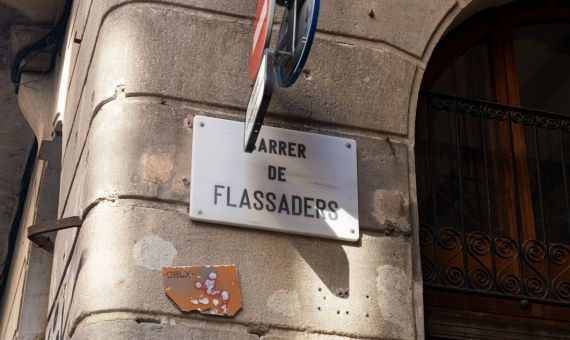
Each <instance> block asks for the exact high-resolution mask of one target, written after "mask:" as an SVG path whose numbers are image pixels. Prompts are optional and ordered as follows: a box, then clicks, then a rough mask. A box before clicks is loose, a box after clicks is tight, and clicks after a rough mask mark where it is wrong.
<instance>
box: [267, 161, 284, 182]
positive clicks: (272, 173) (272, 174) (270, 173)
mask: <svg viewBox="0 0 570 340" xmlns="http://www.w3.org/2000/svg"><path fill="white" fill-rule="evenodd" d="M285 170H287V168H283V167H278V168H276V167H274V166H273V165H268V166H267V178H269V180H271V181H274V180H278V181H279V182H287V180H286V179H285Z"/></svg>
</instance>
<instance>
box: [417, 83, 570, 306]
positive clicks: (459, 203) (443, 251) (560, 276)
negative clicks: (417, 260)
mask: <svg viewBox="0 0 570 340" xmlns="http://www.w3.org/2000/svg"><path fill="white" fill-rule="evenodd" d="M419 111H420V112H419V113H418V122H417V131H416V134H417V141H416V163H417V164H416V165H417V178H418V208H419V213H420V246H421V255H422V274H423V280H424V284H425V285H426V286H428V287H434V288H438V289H449V290H454V291H465V292H468V293H476V294H483V295H491V296H497V297H504V298H511V299H521V300H525V299H526V300H529V301H535V302H540V303H549V304H562V305H569V306H570V196H569V187H568V181H569V180H570V172H569V170H570V169H568V167H567V162H568V161H570V159H568V158H567V155H566V153H567V152H566V150H567V148H568V147H570V116H565V115H558V114H552V113H546V112H539V111H535V110H529V109H523V108H518V107H509V106H505V105H499V104H495V103H491V102H485V101H479V100H472V99H466V98H460V97H454V96H447V95H441V94H425V95H422V96H421V98H420V106H419ZM517 129H518V132H517ZM500 138H502V139H503V141H502V142H499V141H498V139H500ZM517 138H518V139H519V140H518V141H517ZM517 145H518V146H517ZM521 145H523V146H524V148H523V149H522V150H523V151H524V154H521V153H520V152H519V153H518V154H517V148H518V150H519V151H520V149H521ZM521 162H523V163H521ZM521 164H525V166H526V167H527V168H526V169H522V167H521V166H520V165H521ZM522 177H525V178H522ZM521 179H522V181H521ZM521 183H522V184H521ZM524 183H527V184H528V188H527V190H521V188H520V187H521V185H524ZM524 195H528V196H529V197H526V198H525V197H523V196H524ZM525 200H526V201H527V202H531V203H532V208H531V209H532V212H529V211H525V210H524V209H521V207H524V205H522V204H521V202H523V201H525ZM527 208H528V207H527ZM511 215H512V216H511ZM529 216H530V217H529ZM529 226H530V227H529Z"/></svg>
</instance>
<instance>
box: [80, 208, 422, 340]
mask: <svg viewBox="0 0 570 340" xmlns="http://www.w3.org/2000/svg"><path fill="white" fill-rule="evenodd" d="M145 204H147V205H150V204H152V202H144V201H138V200H121V199H119V200H117V201H115V202H103V203H100V204H99V205H98V206H97V207H96V208H95V209H94V210H92V211H91V213H90V214H89V217H88V219H87V220H86V221H85V223H84V224H83V227H82V230H81V233H80V236H79V240H78V245H77V250H76V252H75V254H74V256H75V257H77V256H79V254H84V255H83V256H84V261H83V265H82V266H79V268H80V269H79V271H78V273H77V275H76V277H77V281H76V282H77V283H76V285H75V286H74V300H73V305H72V306H71V314H70V317H69V320H71V322H72V324H73V323H75V322H77V321H80V319H81V318H82V316H81V315H89V314H91V313H97V312H98V311H106V310H128V311H136V312H140V313H144V314H148V315H150V314H153V315H179V316H181V317H189V318H192V319H194V318H196V319H200V320H202V319H204V320H212V321H213V320H217V318H215V317H208V316H197V315H195V314H188V315H186V314H183V313H181V312H180V311H179V310H178V309H177V308H176V306H175V305H174V304H173V303H172V302H170V301H169V299H168V298H167V297H166V295H165V293H164V288H163V286H162V277H161V272H160V271H159V270H157V268H158V267H160V266H169V265H221V264H235V265H237V268H238V271H239V276H240V280H241V290H242V301H243V309H242V311H241V312H240V313H238V315H237V316H236V317H235V319H227V321H229V322H234V321H235V322H238V323H257V324H267V325H276V326H279V327H285V328H295V329H306V328H311V329H312V330H314V331H317V332H327V333H333V334H351V335H354V336H363V337H364V336H368V337H372V336H384V337H387V338H411V337H413V332H414V331H413V329H414V327H413V322H414V320H413V319H414V317H413V309H412V308H413V304H412V290H411V287H412V273H411V245H410V244H409V242H408V241H407V240H406V239H404V238H387V237H372V236H369V235H366V234H365V235H363V238H362V241H361V243H360V244H356V245H355V244H344V243H340V242H335V241H327V240H321V239H317V238H307V237H299V236H289V235H281V234H274V233H267V232H261V231H254V230H244V229H236V228H230V227H222V226H213V225H209V224H203V223H196V224H194V223H191V222H190V221H189V219H188V217H187V214H186V213H184V212H182V213H179V212H173V211H166V210H164V208H165V206H164V205H163V207H162V208H160V209H156V208H148V207H142V206H143V205H145ZM157 208H158V206H157ZM146 239H149V240H150V239H153V240H156V239H160V240H161V241H160V242H156V246H153V244H152V242H151V244H150V245H149V244H148V243H149V242H147V246H146V247H145V249H146V254H145V256H140V255H137V254H138V253H137V252H135V251H134V249H135V247H136V244H137V243H138V242H141V241H143V240H146ZM165 243H168V244H169V247H164V244H165ZM170 246H172V247H170ZM172 249H174V250H175V252H174V253H173V252H172ZM165 251H168V254H174V256H162V255H163V252H165ZM72 272H73V271H72ZM102 292H104V294H102ZM371 320H374V321H373V322H372V321H371Z"/></svg>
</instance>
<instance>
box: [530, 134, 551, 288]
mask: <svg viewBox="0 0 570 340" xmlns="http://www.w3.org/2000/svg"><path fill="white" fill-rule="evenodd" d="M532 130H533V137H534V157H535V158H536V176H537V178H538V180H537V183H538V208H539V209H540V223H541V224H542V241H543V242H544V244H545V260H546V261H545V262H546V281H547V282H546V290H547V294H548V296H550V273H549V269H548V254H547V252H548V249H547V248H546V247H547V245H548V240H547V238H546V219H545V217H544V196H543V193H542V171H541V169H540V151H538V148H539V147H540V145H539V144H538V132H537V130H536V124H534V125H533V129H532Z"/></svg>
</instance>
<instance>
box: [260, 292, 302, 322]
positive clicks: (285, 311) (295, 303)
mask: <svg viewBox="0 0 570 340" xmlns="http://www.w3.org/2000/svg"><path fill="white" fill-rule="evenodd" d="M267 308H269V310H271V311H273V312H274V313H277V314H281V315H283V316H286V317H292V316H295V315H296V314H297V312H298V311H299V310H300V309H301V303H300V302H299V293H297V292H295V291H289V290H286V289H281V290H278V291H276V292H274V293H273V294H271V296H270V297H269V298H268V299H267Z"/></svg>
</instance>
